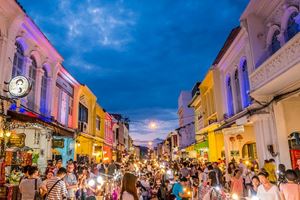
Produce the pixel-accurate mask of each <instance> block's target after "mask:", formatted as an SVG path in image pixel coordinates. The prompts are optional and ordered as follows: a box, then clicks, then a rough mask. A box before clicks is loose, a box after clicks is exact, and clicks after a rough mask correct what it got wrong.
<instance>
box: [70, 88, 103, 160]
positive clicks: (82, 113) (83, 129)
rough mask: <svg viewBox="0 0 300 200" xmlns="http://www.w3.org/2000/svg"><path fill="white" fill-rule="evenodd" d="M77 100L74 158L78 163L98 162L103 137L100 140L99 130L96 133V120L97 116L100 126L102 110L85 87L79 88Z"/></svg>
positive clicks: (94, 97)
mask: <svg viewBox="0 0 300 200" xmlns="http://www.w3.org/2000/svg"><path fill="white" fill-rule="evenodd" d="M78 99H79V103H78V133H77V136H76V145H75V146H76V147H75V158H76V160H78V161H80V160H89V161H91V160H94V161H97V160H98V161H99V160H100V159H101V156H102V148H103V137H102V138H101V135H102V136H103V134H102V133H101V128H100V130H99V131H96V125H97V122H96V119H97V116H99V119H100V125H101V110H103V109H102V108H101V107H100V106H99V105H98V104H97V98H96V96H95V95H94V94H93V93H92V91H91V90H90V89H89V88H88V87H87V86H86V85H81V86H80V88H79V92H78ZM102 119H104V118H102ZM102 124H103V123H102ZM102 126H103V125H102ZM102 130H104V128H102Z"/></svg>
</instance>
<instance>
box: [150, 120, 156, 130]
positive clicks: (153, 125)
mask: <svg viewBox="0 0 300 200" xmlns="http://www.w3.org/2000/svg"><path fill="white" fill-rule="evenodd" d="M149 128H150V129H152V130H155V129H157V124H156V123H155V122H154V121H152V122H150V123H149Z"/></svg>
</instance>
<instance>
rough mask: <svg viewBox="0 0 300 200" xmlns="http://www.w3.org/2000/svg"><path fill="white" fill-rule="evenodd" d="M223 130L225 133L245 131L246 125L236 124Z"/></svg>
mask: <svg viewBox="0 0 300 200" xmlns="http://www.w3.org/2000/svg"><path fill="white" fill-rule="evenodd" d="M222 132H223V134H224V135H230V134H238V133H244V132H245V128H244V126H235V127H231V128H224V129H223V130H222Z"/></svg>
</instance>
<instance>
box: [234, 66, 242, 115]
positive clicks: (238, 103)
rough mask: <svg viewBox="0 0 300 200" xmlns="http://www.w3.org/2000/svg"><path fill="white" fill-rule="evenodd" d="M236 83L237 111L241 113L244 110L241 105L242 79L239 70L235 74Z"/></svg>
mask: <svg viewBox="0 0 300 200" xmlns="http://www.w3.org/2000/svg"><path fill="white" fill-rule="evenodd" d="M234 82H235V91H236V110H237V112H240V111H241V110H242V104H241V99H242V98H241V87H240V78H239V70H238V69H236V70H235V72H234Z"/></svg>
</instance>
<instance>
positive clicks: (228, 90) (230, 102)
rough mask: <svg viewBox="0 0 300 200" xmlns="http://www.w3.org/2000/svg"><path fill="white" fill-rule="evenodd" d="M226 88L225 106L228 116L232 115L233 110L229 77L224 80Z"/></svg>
mask: <svg viewBox="0 0 300 200" xmlns="http://www.w3.org/2000/svg"><path fill="white" fill-rule="evenodd" d="M226 90H227V107H228V116H229V117H230V116H232V115H233V113H234V111H233V97H232V86H231V78H230V76H228V77H227V80H226Z"/></svg>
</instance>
